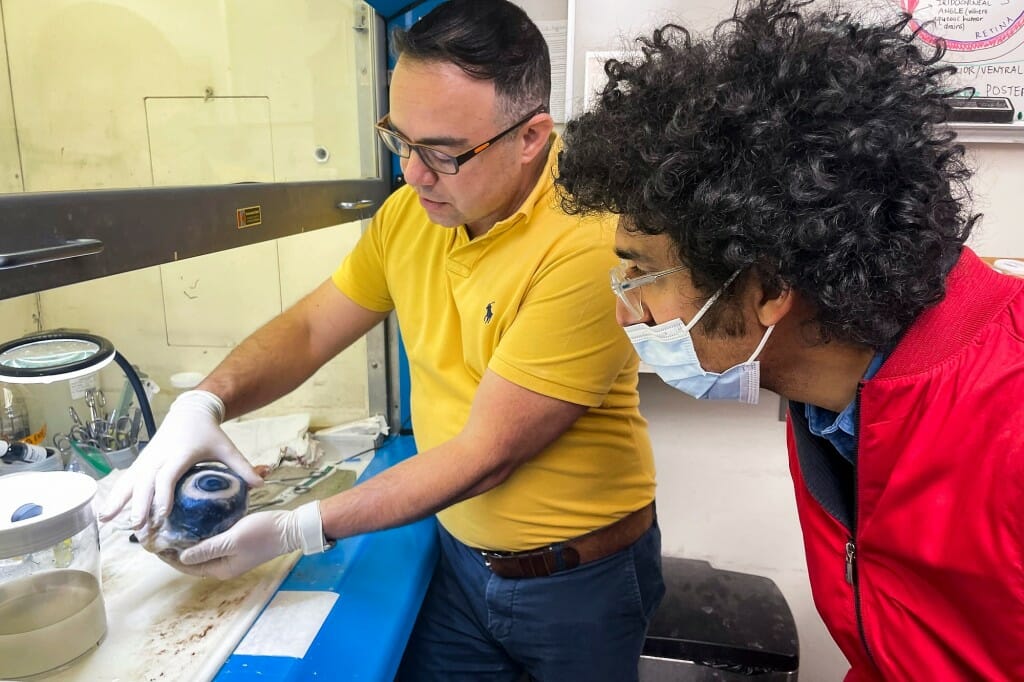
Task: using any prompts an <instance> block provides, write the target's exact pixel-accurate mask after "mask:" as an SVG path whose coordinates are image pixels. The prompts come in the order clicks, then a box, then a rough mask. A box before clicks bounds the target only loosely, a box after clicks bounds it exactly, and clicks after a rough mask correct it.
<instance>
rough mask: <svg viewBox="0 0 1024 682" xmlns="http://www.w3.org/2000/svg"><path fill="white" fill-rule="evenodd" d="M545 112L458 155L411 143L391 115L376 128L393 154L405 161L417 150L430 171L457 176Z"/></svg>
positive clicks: (539, 108) (544, 109)
mask: <svg viewBox="0 0 1024 682" xmlns="http://www.w3.org/2000/svg"><path fill="white" fill-rule="evenodd" d="M544 111H547V107H546V106H544V105H543V104H542V105H540V106H539V107H537V108H536V109H534V110H532V111H531V112H530V113H528V114H527V115H526V116H524V117H523V118H522V119H520V120H518V121H516V122H515V123H514V124H512V125H511V126H509V127H508V128H506V129H505V130H502V131H501V132H500V133H498V134H497V135H495V136H494V137H492V138H491V139H489V140H487V141H486V142H481V143H480V144H478V145H476V146H475V147H473V148H472V149H470V150H469V151H467V152H463V153H462V154H458V155H452V154H449V153H448V152H443V151H441V150H440V149H435V148H434V147H429V146H427V145H425V144H415V143H413V142H410V141H409V140H407V139H405V138H404V137H402V136H401V135H400V134H399V133H398V132H396V131H395V130H394V129H392V127H391V118H390V115H389V114H385V115H384V117H383V118H381V119H380V120H379V121H377V126H376V128H377V134H378V135H379V136H380V139H381V141H382V142H383V143H384V146H386V147H387V148H388V149H390V150H391V152H392V153H393V154H397V155H398V156H400V157H401V158H403V159H408V158H409V156H410V155H411V154H412V152H413V150H416V153H417V154H419V157H420V159H421V160H422V161H423V165H425V166H426V167H427V168H429V169H430V170H432V171H434V172H435V173H441V174H442V175H455V174H456V173H458V172H459V168H460V167H461V166H462V164H464V163H466V162H467V161H469V160H470V159H472V158H473V157H475V156H477V155H478V154H480V153H482V152H483V151H484V150H486V149H489V148H490V147H491V145H493V144H494V143H495V142H497V141H498V140H500V139H501V138H503V137H505V136H506V135H508V134H509V133H511V132H512V131H513V130H515V129H516V128H518V127H519V126H521V125H523V124H524V123H526V122H527V121H529V120H530V119H531V118H533V117H534V116H536V115H537V114H539V113H542V112H544Z"/></svg>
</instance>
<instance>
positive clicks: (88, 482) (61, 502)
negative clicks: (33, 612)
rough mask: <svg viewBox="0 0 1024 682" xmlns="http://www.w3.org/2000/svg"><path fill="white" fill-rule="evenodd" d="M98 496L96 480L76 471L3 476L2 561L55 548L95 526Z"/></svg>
mask: <svg viewBox="0 0 1024 682" xmlns="http://www.w3.org/2000/svg"><path fill="white" fill-rule="evenodd" d="M94 495H96V481H94V480H93V479H92V478H90V477H88V476H86V475H85V474H80V473H76V472H73V471H28V472H25V473H18V474H8V475H7V476H0V559H8V558H10V557H16V556H21V555H22V554H28V553H30V552H37V551H39V550H41V549H46V548H48V547H52V546H53V545H55V544H57V543H59V542H61V541H62V540H64V539H65V538H69V537H72V536H73V535H75V534H77V533H79V532H80V531H81V530H82V529H84V528H86V527H88V526H89V525H90V524H92V523H95V516H94V515H93V511H92V507H91V506H90V502H92V498H93V496H94ZM32 505H35V506H36V507H38V508H39V509H35V508H34V507H33V506H32ZM15 519H17V520H15Z"/></svg>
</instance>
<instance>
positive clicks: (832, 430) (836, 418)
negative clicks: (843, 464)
mask: <svg viewBox="0 0 1024 682" xmlns="http://www.w3.org/2000/svg"><path fill="white" fill-rule="evenodd" d="M884 360H885V355H883V354H882V353H875V357H873V358H871V364H870V365H868V368H867V371H865V372H864V381H867V380H868V379H870V378H871V377H873V376H875V373H877V372H878V368H879V367H881V366H882V362H883V361H884ZM856 403H857V400H856V399H854V400H852V401H850V404H849V405H847V406H846V407H844V408H843V411H842V412H839V413H836V412H833V411H832V410H826V409H825V408H823V407H818V406H816V405H811V404H810V403H805V404H804V416H806V417H807V427H808V428H809V429H810V431H811V433H813V434H814V435H815V436H818V437H819V438H824V439H825V440H827V441H828V442H829V443H831V444H832V446H833V447H834V448H835V449H836V450H838V451H839V454H841V455H842V456H843V457H845V458H846V459H848V460H850V462H851V463H854V457H855V456H856V454H857V419H856V410H857V405H856Z"/></svg>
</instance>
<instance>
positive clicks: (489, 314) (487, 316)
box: [484, 301, 494, 324]
mask: <svg viewBox="0 0 1024 682" xmlns="http://www.w3.org/2000/svg"><path fill="white" fill-rule="evenodd" d="M493 305H494V301H491V302H490V303H488V304H487V307H486V308H485V309H484V324H490V323H491V320H492V319H494V310H493V309H492V306H493Z"/></svg>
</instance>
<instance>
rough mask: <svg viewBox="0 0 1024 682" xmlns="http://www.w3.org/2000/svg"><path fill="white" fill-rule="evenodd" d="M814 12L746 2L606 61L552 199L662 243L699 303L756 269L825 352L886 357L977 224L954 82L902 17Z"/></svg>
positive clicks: (938, 288)
mask: <svg viewBox="0 0 1024 682" xmlns="http://www.w3.org/2000/svg"><path fill="white" fill-rule="evenodd" d="M811 4H812V3H811V2H794V1H792V0H760V1H755V2H744V1H743V0H741V3H740V4H738V5H737V8H736V11H735V14H734V16H733V17H732V18H730V19H728V20H726V21H724V22H722V23H721V24H719V25H718V27H717V28H716V29H715V30H714V32H713V34H712V35H711V36H710V37H707V38H702V39H699V40H695V39H694V38H693V37H692V36H691V34H690V33H689V32H688V31H687V30H686V29H685V28H682V27H680V26H677V25H674V24H669V25H666V26H664V27H662V28H660V29H659V30H656V31H654V34H653V36H652V37H650V38H647V37H643V38H639V39H638V42H639V44H640V46H641V50H642V57H641V56H639V55H638V56H637V58H636V59H635V60H632V61H617V60H610V61H609V62H607V63H606V64H605V72H606V73H607V74H608V77H609V80H608V83H607V85H605V87H604V89H603V91H602V92H601V94H600V101H599V103H598V104H597V106H596V107H595V108H594V110H592V111H590V112H588V113H585V114H583V115H582V116H580V117H579V118H578V119H576V120H574V121H571V122H570V123H569V124H568V125H567V126H566V130H565V134H564V142H565V148H564V151H563V152H562V153H561V154H560V156H559V176H558V179H557V183H558V185H559V186H560V189H561V190H562V204H563V207H564V209H565V210H566V211H568V212H569V213H573V214H589V213H594V212H605V211H610V212H612V213H617V214H620V215H622V216H624V217H626V218H627V220H626V221H624V222H625V226H626V228H627V229H630V230H634V231H640V232H643V233H646V234H667V235H669V237H671V239H672V241H673V243H674V245H675V246H676V247H677V248H678V255H679V258H680V259H681V262H682V263H683V264H684V265H686V266H688V267H689V268H690V270H691V275H692V277H693V280H694V284H695V286H697V287H698V289H699V290H701V291H702V292H705V293H707V294H710V293H711V292H712V291H714V290H716V289H718V288H719V287H720V286H722V284H723V283H724V282H725V281H726V279H727V278H728V277H729V276H730V275H731V274H732V273H733V272H735V271H737V270H739V269H741V268H747V267H749V266H753V271H754V272H755V273H757V276H758V277H760V279H761V282H762V285H763V286H764V287H765V290H766V291H779V290H781V289H783V288H790V287H791V288H793V289H794V290H795V291H797V292H799V293H800V294H801V296H802V297H803V298H805V299H806V300H808V301H809V302H810V303H811V304H813V305H814V306H815V307H816V309H817V312H816V316H815V322H816V333H817V337H818V339H819V341H821V342H827V341H829V340H831V339H836V340H842V341H847V342H853V343H860V344H866V345H868V346H871V347H872V348H875V349H886V348H890V347H892V346H893V345H894V344H895V342H896V340H897V339H898V338H899V336H900V335H901V334H902V333H903V332H904V330H906V328H907V327H908V326H909V325H910V323H911V322H913V320H914V319H915V318H916V317H917V316H918V315H919V314H920V313H921V312H922V310H924V309H925V308H926V307H928V306H929V305H932V304H934V303H936V302H937V301H939V300H940V299H941V298H942V297H943V295H944V292H945V275H946V274H947V273H948V271H949V269H950V268H951V267H952V264H953V263H954V262H955V261H956V259H957V257H958V255H959V253H960V251H961V249H962V246H963V243H964V241H965V240H966V239H967V237H968V235H969V234H970V231H971V229H972V227H973V225H974V223H975V221H976V220H977V219H978V217H979V216H978V215H971V214H970V213H969V210H970V209H969V200H970V190H969V188H968V186H967V181H968V180H969V178H970V176H971V170H970V169H969V168H968V167H967V165H966V163H965V160H964V149H963V147H962V146H961V145H959V144H957V143H956V142H955V133H953V132H951V131H950V130H949V129H948V128H947V127H945V126H944V125H943V123H944V122H945V120H946V117H947V115H948V112H949V106H948V104H947V102H946V100H945V99H944V98H945V97H946V96H948V95H951V94H953V93H955V92H957V91H958V90H959V88H957V87H955V86H953V85H947V79H948V76H949V75H951V74H952V73H953V72H954V71H955V69H954V68H953V67H950V66H948V65H942V64H940V63H939V60H940V58H941V57H942V54H943V48H942V47H941V46H940V47H939V48H937V49H931V48H929V50H928V52H924V51H923V48H922V47H920V45H919V43H918V42H915V41H914V35H913V33H911V32H910V31H909V29H908V22H909V19H910V17H909V16H907V15H902V16H901V17H900V18H899V20H898V21H895V20H894V21H895V23H889V24H886V25H871V24H868V23H861V22H860V21H858V20H857V19H856V18H855V17H853V16H851V15H849V14H845V13H843V12H841V11H840V10H838V9H836V8H835V7H833V6H831V5H829V6H827V8H826V9H823V10H812V8H811V7H809V5H811ZM738 288H739V287H730V288H729V289H730V291H728V292H726V294H725V295H724V296H723V300H724V301H727V303H726V305H725V306H724V307H725V309H726V310H729V309H730V308H732V309H734V306H735V301H736V297H737V293H736V291H734V290H735V289H738ZM712 329H713V323H712V324H709V331H710V330H712ZM732 331H733V332H735V328H734V329H733V330H732ZM727 333H728V332H727Z"/></svg>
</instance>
